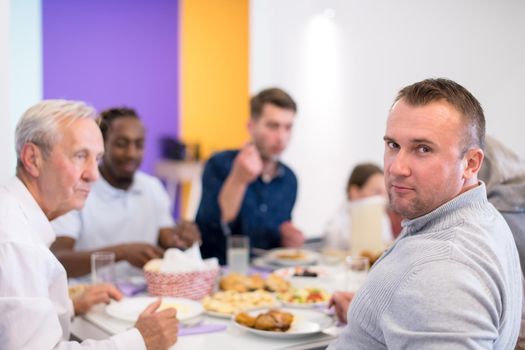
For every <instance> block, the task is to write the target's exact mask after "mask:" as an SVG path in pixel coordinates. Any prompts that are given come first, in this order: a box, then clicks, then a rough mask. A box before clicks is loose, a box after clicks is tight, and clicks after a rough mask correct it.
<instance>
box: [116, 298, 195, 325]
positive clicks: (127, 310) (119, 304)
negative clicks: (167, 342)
mask: <svg viewBox="0 0 525 350" xmlns="http://www.w3.org/2000/svg"><path fill="white" fill-rule="evenodd" d="M157 299H158V297H136V298H123V299H121V300H120V301H112V302H111V303H109V305H107V306H106V313H107V314H108V315H110V316H112V317H115V318H118V319H120V320H124V321H131V322H135V321H137V319H138V317H139V315H140V314H141V313H142V311H144V309H145V308H146V307H147V306H148V305H149V304H151V303H153V302H154V301H156V300H157ZM170 307H173V308H175V309H177V318H178V319H179V321H181V322H184V321H187V320H190V319H192V318H194V317H197V316H199V315H201V314H202V313H203V311H204V309H203V307H202V305H201V304H200V303H199V302H196V301H194V300H191V299H184V298H171V297H163V298H162V304H161V305H160V307H159V309H158V310H157V311H162V310H165V309H167V308H170Z"/></svg>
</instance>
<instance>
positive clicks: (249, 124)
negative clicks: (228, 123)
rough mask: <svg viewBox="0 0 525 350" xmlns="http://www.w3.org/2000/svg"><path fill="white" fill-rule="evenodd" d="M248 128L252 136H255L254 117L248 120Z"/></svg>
mask: <svg viewBox="0 0 525 350" xmlns="http://www.w3.org/2000/svg"><path fill="white" fill-rule="evenodd" d="M246 128H247V129H248V133H249V134H250V136H253V129H254V128H255V121H254V120H253V118H250V120H248V124H246Z"/></svg>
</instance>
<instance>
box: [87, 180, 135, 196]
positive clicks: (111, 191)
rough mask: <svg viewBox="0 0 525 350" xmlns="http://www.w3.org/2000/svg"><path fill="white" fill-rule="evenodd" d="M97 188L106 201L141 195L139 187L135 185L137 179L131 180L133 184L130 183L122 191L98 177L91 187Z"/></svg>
mask: <svg viewBox="0 0 525 350" xmlns="http://www.w3.org/2000/svg"><path fill="white" fill-rule="evenodd" d="M95 186H97V187H99V190H100V191H98V192H99V193H100V194H101V195H102V196H104V197H105V198H108V199H114V198H122V197H126V196H129V195H140V194H142V190H141V189H140V187H139V185H138V184H137V178H136V177H134V178H133V182H132V183H131V186H130V187H129V188H128V189H127V190H123V189H121V188H116V187H113V186H112V185H111V184H110V183H109V182H107V180H106V179H104V177H103V176H100V178H99V179H98V180H97V181H96V182H95V183H94V184H93V187H95Z"/></svg>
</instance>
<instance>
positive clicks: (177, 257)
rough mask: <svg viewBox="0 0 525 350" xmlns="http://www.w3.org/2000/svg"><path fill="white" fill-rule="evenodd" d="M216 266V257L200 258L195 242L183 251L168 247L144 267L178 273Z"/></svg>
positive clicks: (217, 263) (217, 262)
mask: <svg viewBox="0 0 525 350" xmlns="http://www.w3.org/2000/svg"><path fill="white" fill-rule="evenodd" d="M218 266H219V261H218V260H217V258H210V259H206V260H202V256H201V252H200V249H199V244H198V243H195V244H193V245H192V246H191V247H190V248H188V249H186V250H185V251H182V250H180V249H177V248H170V249H168V250H166V252H164V258H163V259H155V260H152V261H150V262H148V263H147V264H146V266H145V267H144V268H145V269H147V270H157V271H160V272H169V273H180V272H192V271H203V270H209V269H212V268H216V267H218Z"/></svg>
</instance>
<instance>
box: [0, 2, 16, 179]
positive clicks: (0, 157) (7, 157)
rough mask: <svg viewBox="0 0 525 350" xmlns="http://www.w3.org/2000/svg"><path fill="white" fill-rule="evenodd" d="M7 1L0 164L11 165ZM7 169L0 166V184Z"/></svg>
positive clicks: (1, 8)
mask: <svg viewBox="0 0 525 350" xmlns="http://www.w3.org/2000/svg"><path fill="white" fill-rule="evenodd" d="M9 8H10V7H9V1H0V126H1V127H0V164H11V153H10V152H8V151H7V150H8V149H9V146H10V145H12V144H13V141H12V136H11V117H10V114H9V113H10V106H11V105H10V97H9V94H10V89H9V85H10V80H11V78H10V71H9V66H10V63H9V62H10V59H9V23H10V21H9ZM8 174H9V172H8V169H7V167H5V166H0V183H3V182H4V181H5V179H7V178H8Z"/></svg>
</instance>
